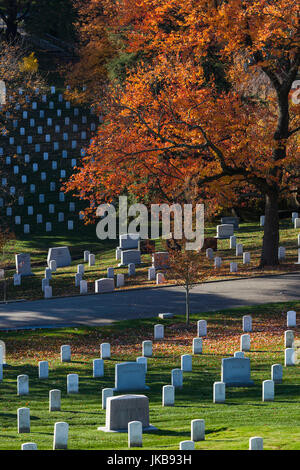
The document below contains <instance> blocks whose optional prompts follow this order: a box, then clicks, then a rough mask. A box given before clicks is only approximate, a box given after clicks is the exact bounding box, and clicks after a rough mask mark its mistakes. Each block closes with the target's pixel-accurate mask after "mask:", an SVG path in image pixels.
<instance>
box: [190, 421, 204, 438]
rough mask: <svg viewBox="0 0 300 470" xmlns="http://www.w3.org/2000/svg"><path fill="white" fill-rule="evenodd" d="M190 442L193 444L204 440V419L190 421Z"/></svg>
mask: <svg viewBox="0 0 300 470" xmlns="http://www.w3.org/2000/svg"><path fill="white" fill-rule="evenodd" d="M191 440H192V441H193V442H198V441H204V440H205V421H204V419H193V420H192V421H191Z"/></svg>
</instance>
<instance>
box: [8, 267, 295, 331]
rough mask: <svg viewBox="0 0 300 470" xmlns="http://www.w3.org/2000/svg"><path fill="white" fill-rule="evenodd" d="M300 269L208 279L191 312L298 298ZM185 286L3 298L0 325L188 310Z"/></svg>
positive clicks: (88, 321)
mask: <svg viewBox="0 0 300 470" xmlns="http://www.w3.org/2000/svg"><path fill="white" fill-rule="evenodd" d="M299 287H300V273H297V274H295V273H293V274H287V275H281V276H270V277H260V278H253V279H238V280H230V281H218V282H209V283H205V284H202V285H198V286H197V287H195V288H194V289H193V290H192V291H191V297H190V298H191V312H192V313H198V312H207V311H215V310H222V309H230V308H233V307H242V306H247V305H258V304H264V303H271V302H287V301H291V300H300V288H299ZM184 308H185V292H184V289H183V288H182V287H162V288H160V287H159V288H153V289H136V290H128V291H123V292H122V291H120V292H117V291H116V292H114V293H111V294H102V295H101V294H98V295H87V296H80V297H79V296H76V297H64V298H53V299H48V300H36V301H31V302H27V301H26V302H12V303H8V304H4V303H2V304H0V329H5V330H6V329H11V328H12V329H14V328H20V329H23V328H38V327H55V326H76V325H88V326H100V325H105V324H108V323H112V322H114V321H118V320H128V319H134V318H147V317H148V318H149V317H153V316H157V314H158V313H161V312H173V313H175V314H184Z"/></svg>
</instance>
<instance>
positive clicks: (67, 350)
mask: <svg viewBox="0 0 300 470" xmlns="http://www.w3.org/2000/svg"><path fill="white" fill-rule="evenodd" d="M60 358H61V362H70V361H71V346H69V345H68V344H64V345H63V346H61V348H60Z"/></svg>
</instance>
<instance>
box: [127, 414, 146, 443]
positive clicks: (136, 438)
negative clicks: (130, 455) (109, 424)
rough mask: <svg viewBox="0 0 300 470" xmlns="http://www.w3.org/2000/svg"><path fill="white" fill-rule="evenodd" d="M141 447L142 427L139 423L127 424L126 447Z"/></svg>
mask: <svg viewBox="0 0 300 470" xmlns="http://www.w3.org/2000/svg"><path fill="white" fill-rule="evenodd" d="M142 446H143V425H142V423H141V421H130V422H129V423H128V447H129V448H130V447H142Z"/></svg>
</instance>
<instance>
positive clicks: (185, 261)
mask: <svg viewBox="0 0 300 470" xmlns="http://www.w3.org/2000/svg"><path fill="white" fill-rule="evenodd" d="M181 245H182V247H181V250H178V249H172V248H169V249H168V253H169V267H168V269H167V270H166V277H167V278H169V279H175V280H176V282H177V283H178V284H179V285H182V286H183V287H184V289H185V318H186V324H187V325H189V321H190V291H191V289H192V288H193V287H194V286H195V284H198V283H199V282H201V281H202V279H203V269H202V266H203V253H202V252H200V251H194V250H186V248H185V245H184V244H183V243H182V244H181Z"/></svg>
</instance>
